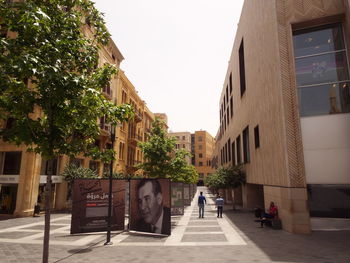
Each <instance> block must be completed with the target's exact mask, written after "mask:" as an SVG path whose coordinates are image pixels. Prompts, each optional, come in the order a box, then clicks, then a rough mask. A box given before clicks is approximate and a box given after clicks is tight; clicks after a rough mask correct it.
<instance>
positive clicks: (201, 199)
mask: <svg viewBox="0 0 350 263" xmlns="http://www.w3.org/2000/svg"><path fill="white" fill-rule="evenodd" d="M206 203H207V200H206V199H205V196H204V195H203V192H200V195H199V196H198V207H199V218H204V204H206Z"/></svg>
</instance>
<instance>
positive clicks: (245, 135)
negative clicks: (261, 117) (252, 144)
mask: <svg viewBox="0 0 350 263" xmlns="http://www.w3.org/2000/svg"><path fill="white" fill-rule="evenodd" d="M243 157H244V163H249V162H250V153H249V127H248V126H247V127H246V128H245V129H244V130H243Z"/></svg>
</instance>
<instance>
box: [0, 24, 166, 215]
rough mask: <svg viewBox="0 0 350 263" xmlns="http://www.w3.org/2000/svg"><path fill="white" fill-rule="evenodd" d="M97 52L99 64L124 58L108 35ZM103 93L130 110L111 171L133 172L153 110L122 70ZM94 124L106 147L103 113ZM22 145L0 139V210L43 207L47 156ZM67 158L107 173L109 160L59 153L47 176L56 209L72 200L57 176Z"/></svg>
mask: <svg viewBox="0 0 350 263" xmlns="http://www.w3.org/2000/svg"><path fill="white" fill-rule="evenodd" d="M85 30H86V32H85V34H86V35H89V33H90V32H89V29H88V28H85ZM99 55H100V58H99V64H100V65H103V64H104V63H106V62H108V63H110V64H114V65H116V67H117V68H120V63H121V61H122V60H123V59H124V58H123V56H122V54H121V52H120V51H119V49H118V48H117V46H116V45H115V44H114V42H113V41H112V39H111V40H110V42H109V44H108V45H107V46H105V47H102V48H101V50H100V54H99ZM103 93H104V95H105V96H106V98H108V99H110V100H111V101H113V102H114V103H116V104H118V105H119V104H122V103H130V104H131V105H133V107H134V109H135V113H136V114H135V117H134V119H133V120H131V121H130V122H127V123H126V122H125V123H122V125H121V126H118V127H117V129H116V136H117V139H116V142H115V145H114V150H115V151H116V161H115V162H114V168H113V171H114V172H118V173H123V174H129V173H134V172H135V171H136V169H135V167H134V165H135V164H137V163H139V162H141V161H142V160H143V156H142V154H141V151H140V148H139V147H138V146H137V144H138V143H139V142H142V141H144V140H147V136H146V135H145V132H147V131H149V130H150V127H151V123H152V121H154V114H153V113H152V112H151V111H150V110H149V109H148V108H147V106H146V104H145V102H144V101H143V100H142V99H141V98H140V97H139V95H138V94H137V91H136V89H135V87H134V86H133V85H132V83H131V82H130V81H129V80H128V78H127V77H126V75H125V73H124V72H123V71H122V70H119V71H118V73H117V74H116V75H115V76H114V77H113V78H112V80H111V82H110V85H109V86H107V87H105V88H104V89H103ZM38 114H39V113H38ZM165 116H166V115H165ZM99 124H100V129H101V135H100V137H99V138H98V139H97V140H96V145H98V147H100V148H101V149H104V148H109V147H111V145H112V144H111V139H110V137H111V136H110V126H109V124H108V123H106V122H105V121H104V119H103V118H102V119H100V120H99ZM0 125H2V126H3V127H6V125H7V123H6V121H4V120H3V121H2V122H1V123H0ZM26 150H27V148H26V147H25V146H20V147H16V146H15V145H12V144H8V143H5V142H3V141H1V140H0V215H8V216H30V215H32V214H33V208H34V205H35V204H36V203H39V205H41V206H44V202H45V200H44V187H45V184H46V174H47V161H46V160H43V159H42V158H41V156H40V155H38V154H34V153H28V152H26ZM69 163H75V164H77V165H79V166H83V167H89V168H91V169H94V170H96V171H97V173H98V174H99V175H100V176H102V175H103V174H104V173H107V172H109V164H103V163H102V162H100V161H95V160H92V159H91V158H87V157H84V156H83V155H80V156H77V157H76V158H74V159H70V158H69V157H68V156H60V157H59V158H58V159H57V160H55V162H54V169H53V178H52V179H53V191H52V208H53V209H56V210H59V209H66V208H69V207H70V205H71V204H70V202H71V201H70V191H69V187H68V185H67V183H66V182H65V181H64V180H63V179H62V176H60V174H61V173H62V171H63V170H64V168H65V167H66V165H67V164H69Z"/></svg>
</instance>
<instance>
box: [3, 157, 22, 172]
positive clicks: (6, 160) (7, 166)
mask: <svg viewBox="0 0 350 263" xmlns="http://www.w3.org/2000/svg"><path fill="white" fill-rule="evenodd" d="M21 158H22V152H0V174H5V175H19V173H20V170H21Z"/></svg>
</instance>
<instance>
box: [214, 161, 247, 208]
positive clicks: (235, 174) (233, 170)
mask: <svg viewBox="0 0 350 263" xmlns="http://www.w3.org/2000/svg"><path fill="white" fill-rule="evenodd" d="M245 182H246V174H245V172H244V170H243V168H242V165H236V166H229V167H220V168H219V169H218V170H217V171H216V172H215V173H214V174H213V175H212V176H210V177H209V185H210V184H211V185H212V187H214V188H216V191H218V190H219V189H230V190H231V191H230V192H231V195H232V203H233V209H235V198H234V189H235V188H237V187H239V186H241V185H242V184H245Z"/></svg>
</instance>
